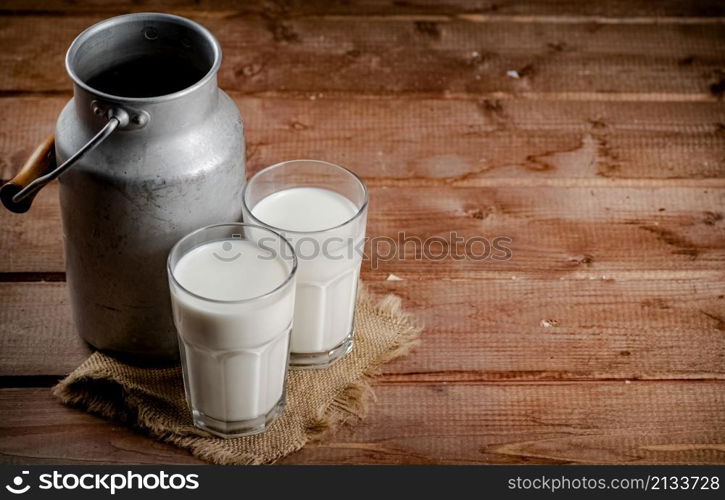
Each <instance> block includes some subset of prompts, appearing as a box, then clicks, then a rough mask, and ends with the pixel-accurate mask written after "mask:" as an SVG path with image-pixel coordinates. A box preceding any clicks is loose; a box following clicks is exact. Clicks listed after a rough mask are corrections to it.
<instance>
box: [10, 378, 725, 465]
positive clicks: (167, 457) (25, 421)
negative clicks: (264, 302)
mask: <svg viewBox="0 0 725 500" xmlns="http://www.w3.org/2000/svg"><path fill="white" fill-rule="evenodd" d="M375 390H376V394H377V401H376V402H375V403H374V405H373V406H372V408H371V410H370V412H369V415H368V416H367V418H366V419H365V420H364V421H362V422H361V423H359V424H357V425H354V426H349V427H346V428H343V429H341V430H340V431H339V432H338V433H336V434H335V435H334V436H332V438H331V439H330V440H328V441H327V442H325V443H323V444H317V445H308V446H307V447H305V448H304V449H303V450H302V451H300V452H298V453H296V454H293V455H291V456H289V457H288V458H287V459H285V460H283V463H335V464H349V463H370V464H373V463H418V464H421V463H422V464H426V463H427V464H439V463H451V464H456V463H458V464H462V463H627V464H644V463H675V464H681V463H693V464H694V463H722V462H723V460H725V447H724V446H725V445H724V440H725V434H724V433H723V429H725V384H724V383H722V382H680V381H675V382H632V383H628V384H627V383H624V382H592V383H535V384H519V383H504V384H485V385H445V384H443V385H439V384H431V385H414V386H395V385H393V386H389V385H377V386H376V388H375ZM654 402H656V404H655V403H654ZM0 412H2V415H3V420H2V422H1V423H0V461H2V462H16V463H37V462H40V463H57V462H59V461H60V462H63V463H74V462H82V463H92V462H99V463H108V462H112V463H148V462H153V461H157V462H164V463H166V462H170V463H171V462H179V461H182V460H183V458H184V457H183V456H182V455H177V454H172V453H171V452H170V451H169V449H168V447H161V446H160V445H159V444H157V443H155V442H153V441H151V440H145V439H142V438H139V437H138V436H136V435H134V434H133V433H132V431H129V430H124V429H122V428H119V427H116V426H113V425H112V424H108V423H105V422H103V421H102V420H100V419H95V418H94V417H90V416H87V415H85V414H83V413H81V412H79V411H76V410H69V409H66V408H64V407H62V406H61V405H60V404H59V403H58V402H57V401H55V400H53V399H52V397H51V396H50V395H49V391H48V389H2V390H0ZM144 444H146V446H144Z"/></svg>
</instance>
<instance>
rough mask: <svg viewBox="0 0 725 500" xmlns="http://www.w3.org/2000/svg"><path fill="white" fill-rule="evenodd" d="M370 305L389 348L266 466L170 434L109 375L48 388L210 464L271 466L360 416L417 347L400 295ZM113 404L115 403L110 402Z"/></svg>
mask: <svg viewBox="0 0 725 500" xmlns="http://www.w3.org/2000/svg"><path fill="white" fill-rule="evenodd" d="M358 299H362V300H365V301H369V302H372V297H371V296H370V294H369V292H368V291H367V290H366V288H364V287H362V286H361V287H360V289H359V290H358ZM374 307H375V309H376V310H377V311H378V313H381V314H383V315H385V316H386V317H387V319H388V320H389V321H391V322H392V323H394V324H395V325H396V326H397V327H398V329H399V333H398V336H397V338H396V342H395V343H394V344H393V345H392V346H391V347H390V349H388V350H387V351H385V352H384V353H383V354H382V355H380V356H378V357H377V358H376V359H375V360H374V361H373V362H371V363H370V366H369V367H368V368H367V369H366V370H365V371H364V372H363V374H362V375H361V376H360V377H359V378H358V379H356V380H353V381H351V382H350V383H349V384H347V385H346V386H345V387H344V388H343V389H342V390H340V391H339V392H338V394H337V395H336V396H335V397H334V398H333V399H332V401H331V402H330V403H329V404H328V405H327V407H324V408H321V411H320V414H319V415H318V416H317V417H316V418H315V419H314V420H313V421H312V422H310V423H309V425H308V426H307V428H306V432H305V433H304V437H303V438H302V439H300V440H295V441H293V442H292V443H290V445H289V446H287V447H286V448H285V449H281V450H279V453H277V455H276V456H275V457H273V458H272V459H271V460H269V461H266V462H265V461H262V460H260V457H258V456H256V455H253V454H234V453H231V452H229V453H223V452H221V450H220V449H219V448H217V447H216V446H215V445H214V444H213V443H209V442H207V441H206V440H204V439H200V438H204V437H208V435H207V434H205V433H204V432H202V431H198V430H196V429H195V428H193V427H190V428H189V429H188V431H189V435H185V436H181V435H179V434H178V433H176V432H172V431H170V430H169V429H168V428H167V427H166V426H164V425H162V424H160V423H159V422H157V421H156V419H155V418H151V416H150V415H148V414H147V413H148V411H144V408H143V405H142V404H140V401H139V400H140V398H141V397H145V398H148V394H144V395H143V396H139V395H138V394H135V391H134V390H133V388H131V389H130V390H126V389H125V388H124V387H123V386H122V385H121V384H119V383H113V382H112V381H111V380H113V379H114V377H113V374H111V373H107V376H108V378H97V377H85V378H80V379H75V380H69V378H66V379H63V380H61V381H60V382H59V383H58V384H57V385H56V386H55V387H53V389H52V393H53V395H54V396H56V397H57V398H59V399H60V400H61V402H63V403H64V404H66V405H68V406H71V407H75V408H80V409H83V410H85V411H87V412H89V413H93V414H95V415H98V416H100V417H103V418H105V419H108V420H112V421H117V422H120V423H122V424H125V425H129V426H132V427H134V428H136V429H138V430H140V431H142V432H144V433H146V434H148V435H150V436H151V437H154V438H156V439H159V440H161V441H164V442H167V443H170V444H173V445H176V446H178V447H180V448H184V449H186V450H188V451H189V452H190V453H191V454H192V455H194V456H195V457H198V458H200V459H202V460H205V461H207V462H210V463H214V464H219V465H260V464H263V463H274V462H276V461H277V460H279V459H281V458H283V457H285V456H287V455H289V454H291V453H294V452H295V451H297V450H299V449H301V448H302V447H303V446H305V445H306V444H307V443H308V442H310V441H313V442H315V441H316V442H319V441H321V440H323V439H325V438H326V437H328V436H329V435H331V434H332V433H334V432H335V430H336V429H337V428H338V427H339V426H341V425H344V424H347V423H350V422H352V421H357V420H359V419H362V418H364V417H365V415H366V413H367V410H368V407H369V403H370V401H371V400H373V399H374V398H375V394H374V392H373V389H372V386H371V382H372V380H373V379H374V377H375V376H376V375H379V374H380V371H381V368H382V366H383V365H384V364H385V363H388V362H389V361H392V360H394V359H396V358H398V357H401V356H404V355H405V354H407V353H408V352H410V350H411V349H413V348H414V347H415V346H416V345H418V344H419V335H420V331H421V329H422V327H421V326H418V325H416V324H414V323H413V322H412V320H411V317H410V314H408V313H406V312H404V311H403V310H402V309H401V300H400V298H399V297H397V296H395V295H387V296H385V297H384V298H383V299H382V300H380V301H379V302H378V303H376V304H374ZM94 384H96V385H104V386H106V387H104V389H105V391H104V392H105V397H104V398H101V397H99V396H98V395H96V393H95V392H96V391H91V390H83V391H78V390H77V388H78V387H80V386H84V387H91V386H93V385H94ZM108 390H114V391H116V392H117V394H116V396H115V397H113V398H109V397H108ZM114 401H117V402H116V403H114ZM121 401H123V402H121ZM159 403H161V404H164V403H163V401H162V400H159Z"/></svg>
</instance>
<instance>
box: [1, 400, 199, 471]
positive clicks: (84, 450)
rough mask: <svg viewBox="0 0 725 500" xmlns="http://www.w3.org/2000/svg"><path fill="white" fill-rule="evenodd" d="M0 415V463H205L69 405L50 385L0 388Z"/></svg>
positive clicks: (172, 447) (174, 448)
mask: <svg viewBox="0 0 725 500" xmlns="http://www.w3.org/2000/svg"><path fill="white" fill-rule="evenodd" d="M0 414H1V415H2V416H3V418H2V420H1V421H0V463H17V464H57V463H64V464H93V463H103V464H156V463H167V464H191V463H201V462H200V461H199V460H196V459H195V458H193V457H192V456H191V455H189V454H188V453H187V452H185V451H183V450H180V449H178V448H176V447H174V446H170V445H166V444H163V443H159V442H156V441H153V440H151V439H148V438H147V437H145V436H144V435H142V434H140V433H137V432H134V431H132V430H130V429H128V428H126V427H124V426H122V425H120V424H114V423H109V422H106V421H104V420H101V419H100V418H97V417H94V416H92V415H89V414H87V413H84V412H81V411H78V410H72V409H70V408H66V407H65V406H63V405H61V404H60V403H59V402H58V401H57V400H56V399H54V398H53V396H51V394H50V389H49V388H41V389H0Z"/></svg>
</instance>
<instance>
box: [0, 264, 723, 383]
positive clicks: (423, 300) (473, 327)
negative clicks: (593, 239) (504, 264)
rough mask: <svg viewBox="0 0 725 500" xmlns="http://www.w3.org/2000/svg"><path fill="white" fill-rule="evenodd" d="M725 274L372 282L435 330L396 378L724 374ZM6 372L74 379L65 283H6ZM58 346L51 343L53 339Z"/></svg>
mask: <svg viewBox="0 0 725 500" xmlns="http://www.w3.org/2000/svg"><path fill="white" fill-rule="evenodd" d="M724 281H725V275H723V274H722V273H721V272H714V273H712V274H711V275H710V276H709V277H699V278H698V279H680V280H676V279H661V280H604V281H603V280H589V279H583V280H582V279H575V280H553V281H552V280H541V279H534V280H532V279H519V280H511V279H506V280H500V279H492V280H474V281H451V280H443V281H441V280H424V281H408V280H404V281H373V280H368V281H367V284H368V286H369V287H370V288H371V290H372V291H373V292H374V293H375V294H377V295H383V294H387V293H394V294H396V295H398V296H399V297H401V298H402V299H403V307H404V308H405V310H406V311H408V312H409V313H411V314H412V315H413V318H414V319H415V321H417V322H419V323H420V324H422V325H424V326H425V330H424V332H423V336H422V343H421V345H420V347H418V348H417V349H416V351H415V355H412V356H408V357H406V358H403V359H401V360H399V361H396V362H395V363H392V364H389V365H386V366H385V368H384V373H385V375H386V378H385V380H386V381H387V383H391V384H392V383H399V384H408V383H411V382H421V383H428V382H435V383H470V382H479V381H497V380H561V379H566V380H592V379H672V378H679V379H725V366H723V363H722V360H723V359H725V336H723V330H725V326H724V325H725V295H724V294H725V285H723V282H724ZM0 299H1V301H2V303H3V308H2V310H0V376H38V375H49V374H52V375H63V374H66V373H69V372H70V371H72V370H73V369H75V367H76V366H78V365H79V364H80V363H81V362H82V361H83V360H84V359H85V358H86V357H87V356H88V354H89V352H90V351H89V350H88V348H87V347H86V345H85V344H84V343H83V342H82V341H80V340H79V339H78V337H77V335H76V334H75V330H74V328H73V322H72V320H71V318H70V311H69V306H68V299H67V294H66V285H65V283H0ZM49 345H51V346H53V348H52V349H51V350H49V349H47V346H49Z"/></svg>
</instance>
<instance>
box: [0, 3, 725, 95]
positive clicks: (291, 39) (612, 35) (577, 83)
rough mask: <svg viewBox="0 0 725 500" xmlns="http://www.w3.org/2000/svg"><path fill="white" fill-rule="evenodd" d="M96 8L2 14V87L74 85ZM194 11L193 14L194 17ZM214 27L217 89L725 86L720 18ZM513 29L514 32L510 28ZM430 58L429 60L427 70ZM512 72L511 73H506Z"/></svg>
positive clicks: (692, 89)
mask: <svg viewBox="0 0 725 500" xmlns="http://www.w3.org/2000/svg"><path fill="white" fill-rule="evenodd" d="M102 17H103V16H83V17H42V16H40V17H38V16H23V17H5V18H3V19H2V25H3V29H2V30H0V44H1V45H2V46H4V47H13V50H11V51H3V52H2V53H0V91H2V92H4V93H6V94H7V93H14V92H21V91H34V92H57V91H67V90H68V89H70V83H69V81H68V78H67V77H66V75H65V72H64V70H63V58H64V55H65V51H66V49H67V47H68V45H69V44H70V42H71V41H72V40H73V39H74V37H75V36H76V35H77V34H78V33H80V32H81V31H82V30H83V29H84V28H86V27H87V26H89V25H91V24H93V23H94V22H96V21H98V20H99V19H101V18H102ZM192 17H195V16H192ZM202 21H203V22H204V24H205V25H206V26H207V27H208V28H209V29H211V30H212V31H213V32H214V33H215V35H217V37H218V38H219V40H220V42H221V44H222V47H223V49H224V51H225V62H224V64H223V65H222V68H221V70H220V73H219V80H220V84H221V86H222V88H225V89H228V90H236V91H240V92H244V93H264V92H283V93H296V94H300V93H301V94H309V95H318V94H319V93H324V94H329V93H333V94H345V95H347V94H358V95H360V94H367V95H390V94H394V95H401V94H406V95H416V96H420V95H436V96H440V95H446V96H450V95H483V94H490V93H495V92H504V93H507V94H515V95H528V96H529V97H537V96H538V97H541V95H542V94H543V95H544V96H545V95H549V94H552V93H553V94H555V95H556V96H557V97H559V98H562V97H566V96H568V95H570V94H571V93H576V94H583V95H585V96H593V95H594V96H596V95H599V94H602V95H604V96H606V97H607V98H609V97H611V96H612V95H615V96H616V95H617V94H620V93H642V94H645V95H646V96H649V97H650V98H663V96H664V98H666V99H670V100H680V99H692V98H697V99H712V100H714V99H715V98H717V97H719V96H720V95H721V94H722V87H723V83H722V80H723V78H724V77H723V75H722V72H721V67H722V62H723V59H725V44H722V43H717V41H718V40H721V39H722V37H723V27H722V25H720V24H692V25H690V24H683V25H655V24H635V25H630V24H591V23H580V24H571V23H546V24H536V23H520V22H507V21H496V22H485V23H481V22H471V20H457V19H455V20H445V21H443V22H438V23H431V22H426V23H422V24H421V23H420V22H415V21H414V20H408V19H404V20H399V19H395V18H393V19H388V18H385V19H378V18H371V19H367V20H365V22H360V21H359V20H355V19H352V20H347V19H325V18H291V19H288V20H285V21H280V20H279V19H274V18H266V19H265V18H264V17H252V18H249V17H241V18H235V19H234V22H229V20H227V19H216V18H208V19H202ZM514 33H515V36H512V34H514ZM431 68H435V71H431ZM512 72H515V73H512Z"/></svg>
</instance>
